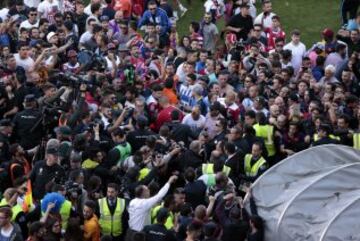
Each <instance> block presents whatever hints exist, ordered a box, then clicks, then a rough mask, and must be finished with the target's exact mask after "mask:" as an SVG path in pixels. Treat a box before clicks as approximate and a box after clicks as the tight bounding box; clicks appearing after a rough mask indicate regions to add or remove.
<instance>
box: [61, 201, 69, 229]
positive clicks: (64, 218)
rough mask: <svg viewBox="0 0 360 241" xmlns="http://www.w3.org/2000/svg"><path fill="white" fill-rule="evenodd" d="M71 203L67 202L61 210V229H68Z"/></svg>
mask: <svg viewBox="0 0 360 241" xmlns="http://www.w3.org/2000/svg"><path fill="white" fill-rule="evenodd" d="M71 206H72V205H71V202H70V201H69V200H65V202H64V203H63V204H62V205H61V208H60V212H59V213H60V216H61V226H62V227H61V228H62V229H66V227H67V224H68V221H69V218H70V213H71Z"/></svg>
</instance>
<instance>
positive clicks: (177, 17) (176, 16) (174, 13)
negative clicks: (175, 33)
mask: <svg viewBox="0 0 360 241" xmlns="http://www.w3.org/2000/svg"><path fill="white" fill-rule="evenodd" d="M173 15H174V18H175V19H176V20H178V19H179V15H178V12H177V11H173Z"/></svg>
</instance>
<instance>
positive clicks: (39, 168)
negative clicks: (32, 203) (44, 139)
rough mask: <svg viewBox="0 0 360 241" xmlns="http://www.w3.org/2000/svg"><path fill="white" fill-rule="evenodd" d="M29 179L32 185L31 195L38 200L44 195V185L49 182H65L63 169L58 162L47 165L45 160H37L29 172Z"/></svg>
mask: <svg viewBox="0 0 360 241" xmlns="http://www.w3.org/2000/svg"><path fill="white" fill-rule="evenodd" d="M30 180H31V183H32V185H33V187H32V190H33V196H34V198H35V199H37V200H40V199H41V198H43V196H44V195H45V193H46V190H45V187H46V185H47V184H48V183H49V182H51V181H53V182H55V183H59V184H63V183H64V182H65V171H64V169H63V168H62V167H61V166H60V165H59V164H55V165H53V166H48V165H47V164H46V162H45V161H39V162H37V163H36V164H35V166H34V168H33V169H32V171H31V173H30Z"/></svg>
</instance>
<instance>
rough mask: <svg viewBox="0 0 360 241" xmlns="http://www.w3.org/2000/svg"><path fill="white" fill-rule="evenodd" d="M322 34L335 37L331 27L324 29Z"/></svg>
mask: <svg viewBox="0 0 360 241" xmlns="http://www.w3.org/2000/svg"><path fill="white" fill-rule="evenodd" d="M322 35H323V36H324V37H327V38H333V37H334V31H332V30H331V29H330V28H325V29H324V30H323V31H322Z"/></svg>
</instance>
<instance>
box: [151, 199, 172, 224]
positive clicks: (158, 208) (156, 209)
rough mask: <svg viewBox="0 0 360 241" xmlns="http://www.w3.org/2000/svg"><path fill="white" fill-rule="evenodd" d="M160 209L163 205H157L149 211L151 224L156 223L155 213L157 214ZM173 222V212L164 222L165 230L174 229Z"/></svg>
mask: <svg viewBox="0 0 360 241" xmlns="http://www.w3.org/2000/svg"><path fill="white" fill-rule="evenodd" d="M162 207H163V205H157V206H156V207H154V208H153V209H152V210H151V220H152V223H157V221H156V216H157V213H158V212H159V210H160V208H162ZM174 222H175V215H174V214H173V212H169V216H168V217H167V219H166V222H165V227H166V229H172V228H173V227H174Z"/></svg>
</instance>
